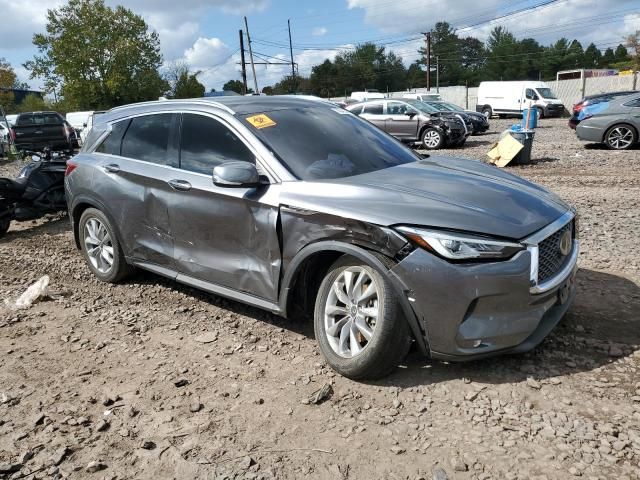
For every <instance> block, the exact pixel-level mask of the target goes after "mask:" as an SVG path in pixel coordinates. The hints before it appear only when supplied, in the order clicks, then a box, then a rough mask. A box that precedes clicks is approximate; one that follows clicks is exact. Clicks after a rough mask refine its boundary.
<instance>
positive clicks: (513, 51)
mask: <svg viewBox="0 0 640 480" xmlns="http://www.w3.org/2000/svg"><path fill="white" fill-rule="evenodd" d="M486 47H487V59H486V66H485V77H486V79H487V80H519V79H520V78H519V77H520V69H519V66H518V65H517V63H516V61H515V60H516V59H517V58H518V55H519V53H520V52H519V45H518V41H517V40H516V37H514V36H513V34H512V33H511V32H509V31H508V30H507V29H506V28H504V27H502V26H498V27H495V28H494V29H493V30H491V33H490V34H489V38H488V39H487V45H486Z"/></svg>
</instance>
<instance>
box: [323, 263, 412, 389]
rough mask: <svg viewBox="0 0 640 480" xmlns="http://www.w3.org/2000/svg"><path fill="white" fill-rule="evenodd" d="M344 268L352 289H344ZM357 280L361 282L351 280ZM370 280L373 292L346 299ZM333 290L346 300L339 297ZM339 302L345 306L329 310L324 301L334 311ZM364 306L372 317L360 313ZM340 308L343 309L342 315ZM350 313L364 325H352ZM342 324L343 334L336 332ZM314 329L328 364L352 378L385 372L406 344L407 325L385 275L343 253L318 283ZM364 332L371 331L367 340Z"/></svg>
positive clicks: (408, 339)
mask: <svg viewBox="0 0 640 480" xmlns="http://www.w3.org/2000/svg"><path fill="white" fill-rule="evenodd" d="M347 272H350V274H351V276H350V278H351V282H352V285H353V288H352V292H353V295H347V293H346V289H345V288H344V285H345V279H346V278H347ZM360 280H361V281H362V282H361V284H360V286H359V287H357V286H355V285H354V284H356V283H358V281H360ZM371 285H373V290H375V294H374V295H370V296H369V297H368V298H366V299H363V300H362V301H361V302H360V304H352V303H350V302H349V300H348V297H351V298H354V299H355V298H356V297H355V295H356V294H355V291H356V290H358V289H359V291H360V293H361V294H366V293H367V292H369V291H370V288H371ZM334 286H335V288H334ZM336 290H339V291H340V292H341V296H342V298H343V299H344V300H347V302H349V303H343V302H341V301H340V299H339V298H338V294H337V293H336ZM363 290H364V292H363ZM338 304H342V306H344V308H343V311H342V312H338V313H337V314H333V315H332V314H331V313H330V312H329V309H328V307H329V308H330V307H333V309H334V311H335V310H337V309H339V308H342V306H338ZM364 309H366V310H367V311H368V312H371V313H372V314H373V312H376V313H377V317H376V318H375V319H374V317H373V316H364V315H363V310H364ZM356 312H357V313H356ZM368 312H367V313H368ZM342 313H348V315H345V316H342ZM355 319H357V321H358V324H359V325H363V324H364V328H363V327H360V326H357V325H356V320H355ZM372 322H373V323H372ZM333 325H335V326H336V329H335V334H334V333H332V332H330V331H328V330H329V329H331V326H333ZM341 326H342V328H340V327H341ZM344 327H346V328H347V330H348V333H349V335H348V337H347V336H346V335H341V333H342V331H343V330H344ZM314 330H315V335H316V340H317V342H318V345H319V346H320V351H321V352H322V354H323V355H324V357H325V359H326V360H327V362H328V363H329V365H330V366H331V368H333V369H334V370H335V371H336V372H338V373H339V374H341V375H343V376H345V377H348V378H351V379H375V378H380V377H383V376H385V375H387V374H388V373H390V372H391V371H392V370H393V369H394V368H395V367H396V366H397V365H398V364H399V363H400V362H401V361H402V360H403V359H404V357H405V356H406V355H407V352H408V351H409V347H410V345H411V336H410V330H409V325H408V324H407V321H406V320H405V318H404V316H403V314H402V307H401V306H400V303H399V301H398V299H397V297H396V295H395V292H394V291H393V287H392V286H391V284H390V283H389V281H388V280H387V279H386V278H385V277H384V276H383V275H381V274H380V273H379V272H378V271H377V270H375V269H374V268H372V267H371V266H369V265H367V264H365V263H363V262H362V261H361V260H358V259H355V258H353V257H349V256H347V255H345V256H343V257H341V258H339V259H338V260H337V261H336V262H335V263H334V264H333V265H332V266H331V268H329V271H328V272H327V274H326V276H325V278H324V280H323V281H322V283H321V285H320V289H319V290H318V295H317V297H316V305H315V311H314ZM345 332H346V331H345ZM367 336H370V337H369V340H368V341H367V339H366V337H367ZM342 340H344V341H342ZM347 340H348V341H347Z"/></svg>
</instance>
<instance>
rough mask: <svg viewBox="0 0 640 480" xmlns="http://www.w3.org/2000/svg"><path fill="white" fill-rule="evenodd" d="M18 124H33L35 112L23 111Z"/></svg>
mask: <svg viewBox="0 0 640 480" xmlns="http://www.w3.org/2000/svg"><path fill="white" fill-rule="evenodd" d="M16 125H17V126H21V125H33V114H32V113H21V114H20V116H19V117H18V120H17V122H16Z"/></svg>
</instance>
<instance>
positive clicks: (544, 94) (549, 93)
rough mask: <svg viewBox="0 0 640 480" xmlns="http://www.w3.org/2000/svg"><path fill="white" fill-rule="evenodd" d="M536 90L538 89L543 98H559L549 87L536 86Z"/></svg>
mask: <svg viewBox="0 0 640 480" xmlns="http://www.w3.org/2000/svg"><path fill="white" fill-rule="evenodd" d="M536 90H537V91H538V94H539V95H540V96H541V97H542V98H558V97H556V96H555V94H554V93H553V92H552V91H551V89H550V88H547V87H544V88H536Z"/></svg>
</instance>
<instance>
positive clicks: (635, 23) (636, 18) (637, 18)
mask: <svg viewBox="0 0 640 480" xmlns="http://www.w3.org/2000/svg"><path fill="white" fill-rule="evenodd" d="M636 30H640V13H632V14H629V15H625V16H624V26H623V27H622V31H623V33H635V32H636Z"/></svg>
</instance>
